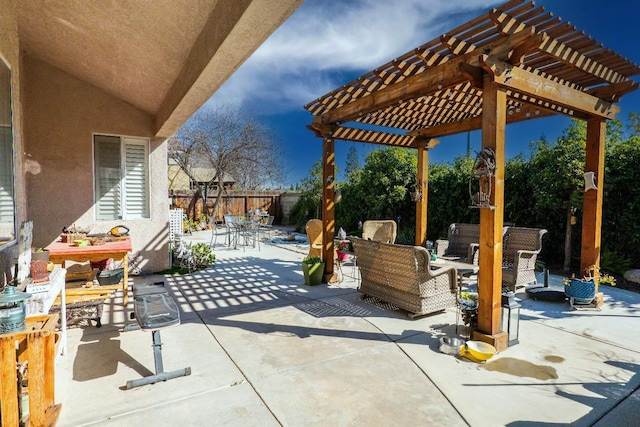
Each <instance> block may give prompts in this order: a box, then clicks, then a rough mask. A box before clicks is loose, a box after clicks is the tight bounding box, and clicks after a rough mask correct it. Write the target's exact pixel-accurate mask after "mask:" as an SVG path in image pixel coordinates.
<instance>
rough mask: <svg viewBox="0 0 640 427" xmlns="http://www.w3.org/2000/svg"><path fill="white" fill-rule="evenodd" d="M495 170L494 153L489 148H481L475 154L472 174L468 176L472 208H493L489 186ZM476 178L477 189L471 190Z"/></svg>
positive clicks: (491, 184) (491, 183)
mask: <svg viewBox="0 0 640 427" xmlns="http://www.w3.org/2000/svg"><path fill="white" fill-rule="evenodd" d="M495 171H496V153H495V152H494V151H493V150H492V149H491V148H483V149H482V151H480V152H479V153H478V155H477V156H476V161H475V163H474V165H473V174H472V175H471V177H469V196H470V197H471V206H470V207H472V208H489V209H495V208H496V207H495V206H493V205H491V187H492V186H493V177H494V174H495ZM476 180H478V187H477V188H478V191H473V189H474V187H475V186H474V184H473V183H474V182H475V181H476Z"/></svg>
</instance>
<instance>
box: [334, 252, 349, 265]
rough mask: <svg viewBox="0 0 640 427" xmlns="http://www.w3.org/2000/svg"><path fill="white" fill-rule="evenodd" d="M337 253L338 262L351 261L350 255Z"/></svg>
mask: <svg viewBox="0 0 640 427" xmlns="http://www.w3.org/2000/svg"><path fill="white" fill-rule="evenodd" d="M336 253H337V254H338V261H340V262H345V261H347V260H348V259H349V254H348V253H346V252H342V251H339V250H336Z"/></svg>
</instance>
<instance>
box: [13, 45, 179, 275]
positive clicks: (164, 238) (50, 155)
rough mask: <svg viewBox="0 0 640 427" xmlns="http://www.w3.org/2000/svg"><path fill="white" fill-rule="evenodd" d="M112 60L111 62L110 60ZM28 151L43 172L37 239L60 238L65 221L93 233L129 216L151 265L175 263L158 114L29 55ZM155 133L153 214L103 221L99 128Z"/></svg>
mask: <svg viewBox="0 0 640 427" xmlns="http://www.w3.org/2000/svg"><path fill="white" fill-rule="evenodd" d="M105 66H108V64H105ZM23 85H24V92H23V94H24V122H25V141H26V146H25V151H26V153H27V156H28V157H29V159H30V160H32V161H35V162H37V164H38V165H39V166H40V167H39V169H40V172H39V173H36V174H33V173H27V185H28V188H29V194H28V200H27V209H28V211H27V213H28V217H29V219H31V220H33V223H34V245H35V246H46V245H48V244H49V243H51V242H53V241H54V240H56V239H57V238H58V236H59V234H60V232H61V230H62V228H63V227H64V226H69V225H71V224H76V225H78V226H83V227H86V226H90V227H91V232H92V233H100V232H107V231H108V230H109V229H111V228H112V227H113V226H116V225H119V224H122V225H125V226H127V227H128V228H129V229H130V230H131V236H132V243H133V253H134V255H135V256H136V258H138V259H141V260H142V261H141V262H140V264H139V265H138V267H140V268H141V269H142V271H143V272H152V271H160V270H162V269H164V268H166V267H167V266H168V246H167V245H168V243H167V242H168V234H167V233H168V231H167V218H168V205H167V191H168V190H167V179H166V177H167V160H166V159H167V144H166V140H164V139H159V138H154V132H153V129H154V122H153V120H154V119H153V117H152V116H151V115H149V114H148V113H146V112H143V111H141V110H139V109H137V108H135V107H133V106H132V105H130V104H128V103H126V102H124V101H122V100H120V99H119V98H116V97H114V96H112V95H110V94H108V93H105V92H104V91H102V90H100V89H98V88H97V87H95V86H92V85H91V84H89V83H86V82H84V81H82V80H79V79H77V78H75V77H73V76H71V75H69V74H67V73H65V72H63V71H62V70H60V69H58V68H56V67H54V66H52V65H50V64H48V63H46V62H43V61H40V60H38V59H35V58H31V57H29V56H28V55H25V56H24V58H23ZM96 133H98V134H106V135H122V136H134V137H143V138H149V140H150V146H149V154H150V160H149V161H150V162H149V175H150V180H149V181H150V216H151V218H150V219H148V220H136V221H126V220H118V221H96V220H95V212H94V191H93V188H94V169H93V136H94V134H96Z"/></svg>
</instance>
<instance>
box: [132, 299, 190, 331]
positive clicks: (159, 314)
mask: <svg viewBox="0 0 640 427" xmlns="http://www.w3.org/2000/svg"><path fill="white" fill-rule="evenodd" d="M133 310H134V312H135V315H136V319H138V324H139V325H140V328H141V329H142V330H143V331H147V330H155V329H162V328H167V327H169V326H175V325H179V324H180V312H179V311H178V306H177V305H176V302H175V300H174V299H173V298H171V297H170V296H169V294H168V293H166V292H165V293H157V294H148V295H137V296H135V297H134V306H133Z"/></svg>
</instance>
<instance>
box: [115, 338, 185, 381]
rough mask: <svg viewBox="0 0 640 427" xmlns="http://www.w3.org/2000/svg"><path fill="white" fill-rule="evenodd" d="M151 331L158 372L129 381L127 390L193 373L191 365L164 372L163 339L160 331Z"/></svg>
mask: <svg viewBox="0 0 640 427" xmlns="http://www.w3.org/2000/svg"><path fill="white" fill-rule="evenodd" d="M151 333H152V335H153V337H152V339H153V359H154V361H155V365H156V373H155V374H154V375H149V376H148V377H143V378H138V379H135V380H129V381H127V390H131V389H132V388H136V387H140V386H142V385H147V384H155V383H157V382H159V381H166V380H170V379H173V378H178V377H184V376H187V375H191V368H190V367H189V368H183V369H178V370H176V371H171V372H164V368H163V366H162V341H161V340H160V331H159V330H156V331H151Z"/></svg>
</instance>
